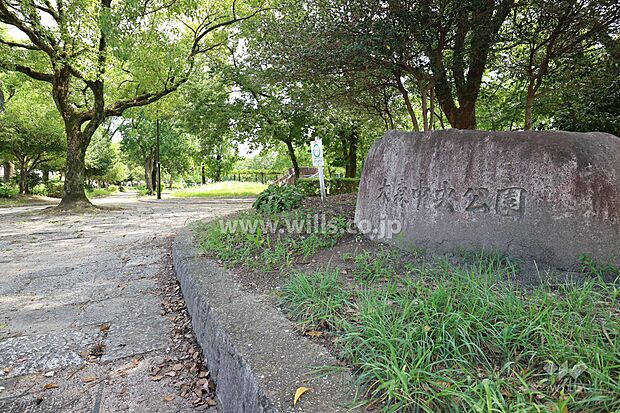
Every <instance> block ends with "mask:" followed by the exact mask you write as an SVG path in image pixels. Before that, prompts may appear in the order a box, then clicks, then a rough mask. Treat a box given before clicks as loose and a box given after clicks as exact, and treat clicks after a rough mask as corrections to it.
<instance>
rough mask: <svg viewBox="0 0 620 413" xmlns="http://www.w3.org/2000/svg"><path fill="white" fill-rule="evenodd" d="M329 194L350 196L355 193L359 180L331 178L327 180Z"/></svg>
mask: <svg viewBox="0 0 620 413" xmlns="http://www.w3.org/2000/svg"><path fill="white" fill-rule="evenodd" d="M328 186H329V194H330V195H340V194H351V193H354V192H357V190H358V188H359V186H360V179H359V178H332V179H330V180H329V185H328Z"/></svg>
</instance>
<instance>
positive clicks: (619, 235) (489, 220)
mask: <svg viewBox="0 0 620 413" xmlns="http://www.w3.org/2000/svg"><path fill="white" fill-rule="evenodd" d="M355 220H356V223H357V225H358V227H359V228H360V229H361V230H362V231H363V232H365V233H367V234H368V236H369V237H370V238H372V239H375V240H379V241H384V242H388V243H392V244H396V245H398V246H400V247H402V248H405V249H406V248H411V247H412V246H416V247H424V248H427V249H429V250H431V251H435V252H449V251H454V250H457V249H459V248H464V249H486V250H496V251H500V252H502V253H504V254H507V255H509V256H512V257H516V258H521V259H525V260H528V261H531V260H534V261H536V262H537V263H538V264H542V265H546V266H553V267H556V268H561V269H574V268H576V267H577V265H578V261H579V257H580V256H581V255H582V254H586V253H589V254H592V256H593V257H594V258H595V259H596V260H598V261H600V262H605V263H609V262H614V263H616V264H618V263H620V138H618V137H616V136H613V135H609V134H605V133H576V132H561V131H523V132H483V131H465V130H456V129H450V130H443V131H433V132H421V133H409V132H397V131H391V132H387V133H386V135H385V136H384V137H383V138H382V139H380V140H378V141H377V142H375V143H374V145H373V146H372V148H371V150H370V152H369V153H368V156H367V158H366V162H365V164H364V170H363V173H362V178H361V183H360V187H359V193H358V200H357V207H356V212H355ZM386 226H388V227H389V226H391V227H393V228H395V229H399V230H400V233H399V234H394V235H392V234H390V232H389V231H386V230H385V228H386Z"/></svg>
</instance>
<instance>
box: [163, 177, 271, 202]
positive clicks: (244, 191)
mask: <svg viewBox="0 0 620 413" xmlns="http://www.w3.org/2000/svg"><path fill="white" fill-rule="evenodd" d="M266 188H267V185H263V184H260V183H256V182H234V181H231V182H215V183H212V184H207V185H201V186H194V187H190V188H187V189H183V190H181V191H174V192H173V193H172V196H177V197H181V198H188V197H211V196H256V195H258V194H260V193H261V192H262V191H264V190H265V189H266Z"/></svg>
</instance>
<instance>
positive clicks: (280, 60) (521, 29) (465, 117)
mask: <svg viewBox="0 0 620 413" xmlns="http://www.w3.org/2000/svg"><path fill="white" fill-rule="evenodd" d="M78 3H79V4H78ZM619 18H620V8H619V7H618V5H617V3H616V2H614V1H608V0H600V1H585V0H560V1H554V2H550V1H544V0H524V1H517V0H469V1H456V0H414V1H404V0H336V1H324V0H269V1H267V0H265V1H259V0H245V1H215V0H213V1H208V0H205V1H199V2H194V1H185V0H179V1H176V2H172V3H170V2H165V1H145V0H132V1H129V2H114V1H110V0H100V1H95V0H90V1H86V2H84V1H81V2H77V1H69V2H54V1H52V2H48V1H43V0H14V1H10V2H9V1H6V0H0V23H3V24H4V26H3V27H1V28H0V70H2V71H3V72H0V111H1V112H2V114H0V158H2V159H1V160H3V161H5V162H7V161H10V162H11V163H12V164H13V165H15V168H16V169H17V170H19V174H18V175H19V176H20V177H21V176H26V177H27V176H28V175H29V174H31V173H32V171H34V170H35V169H37V170H48V169H53V170H56V171H58V172H60V173H61V174H62V176H63V177H64V199H63V205H68V206H71V205H76V204H79V205H84V204H85V203H87V201H86V199H85V197H84V196H83V194H84V191H83V186H84V182H85V181H88V180H91V181H93V180H95V181H97V180H98V181H102V182H104V181H105V182H114V181H115V180H119V181H120V180H121V179H120V178H121V177H123V178H125V179H129V178H132V180H133V179H135V180H142V181H145V182H146V184H147V186H148V189H149V190H152V188H153V170H154V162H155V160H154V139H155V125H156V123H157V120H158V119H159V122H160V125H161V138H162V152H161V153H162V166H163V168H164V172H165V175H166V177H167V178H169V179H170V180H175V179H179V178H181V177H186V178H187V177H189V175H193V176H196V174H198V175H199V177H200V181H205V180H206V179H207V178H211V179H214V180H220V179H222V178H223V177H224V176H226V174H227V173H228V172H229V171H230V170H232V168H233V167H234V165H235V164H236V163H237V162H238V161H239V151H238V149H237V148H238V147H239V145H244V147H247V148H249V149H254V150H259V151H261V153H262V156H259V157H258V158H257V160H255V161H253V163H254V166H256V165H260V166H261V168H264V169H273V168H274V167H277V168H281V167H283V166H285V165H286V166H290V167H292V168H293V169H294V170H295V172H296V173H297V174H298V173H299V168H300V166H305V165H307V163H308V159H309V158H308V143H309V141H311V140H312V139H314V138H315V137H321V138H323V141H324V144H325V145H326V153H327V160H328V162H329V166H330V168H333V169H334V170H339V171H341V172H342V173H343V174H344V175H345V176H347V177H354V176H356V175H358V174H359V171H360V168H359V165H360V164H361V162H362V160H363V158H364V156H365V154H366V151H367V149H368V148H369V146H370V145H371V144H372V142H373V141H374V140H375V139H376V138H377V137H379V136H381V135H382V132H383V131H384V130H386V129H394V128H400V129H408V130H416V131H429V130H433V129H440V128H449V127H455V128H465V129H468V128H480V129H486V130H515V129H547V128H557V129H565V130H576V131H591V130H597V131H604V132H609V133H613V134H616V135H619V134H620V129H619V123H620V120H619V119H620V114H619V113H618V111H619V110H620V109H619V108H620V98H619V94H620V92H618V90H619V88H618V86H619V84H618V82H619V81H618V79H619V78H620V76H619V74H620V69H619V68H620V60H619V59H620V38H619V35H618V29H619ZM84 22H88V23H89V24H87V25H84V24H83V23H84ZM78 27H88V29H86V30H77V29H76V28H78ZM8 29H11V31H9V30H8ZM16 33H18V34H19V35H18V36H17V35H15V34H16ZM242 164H248V162H244V163H242ZM44 175H45V174H44ZM22 181H23V182H22ZM20 182H21V183H20V190H21V191H22V192H27V191H28V185H27V178H24V179H23V180H22V179H20Z"/></svg>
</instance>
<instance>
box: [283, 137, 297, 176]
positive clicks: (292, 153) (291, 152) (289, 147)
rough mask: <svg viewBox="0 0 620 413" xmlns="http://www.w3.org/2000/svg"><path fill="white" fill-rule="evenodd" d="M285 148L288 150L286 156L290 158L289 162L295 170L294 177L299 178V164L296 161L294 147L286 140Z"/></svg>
mask: <svg viewBox="0 0 620 413" xmlns="http://www.w3.org/2000/svg"><path fill="white" fill-rule="evenodd" d="M285 143H286V149H287V150H288V156H289V158H291V163H292V164H293V170H294V171H295V179H299V164H298V163H297V155H295V148H294V147H293V142H291V141H286V142H285Z"/></svg>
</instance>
